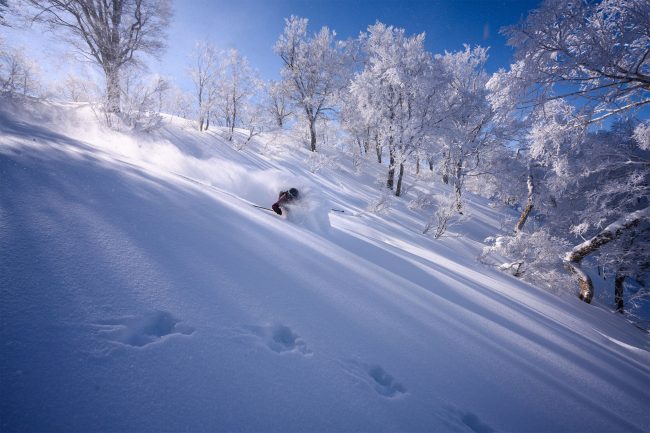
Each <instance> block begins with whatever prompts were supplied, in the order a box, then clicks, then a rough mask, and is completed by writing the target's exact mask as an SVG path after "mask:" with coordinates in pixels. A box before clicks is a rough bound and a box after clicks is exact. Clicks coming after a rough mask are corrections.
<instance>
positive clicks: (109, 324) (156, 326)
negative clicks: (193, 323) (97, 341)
mask: <svg viewBox="0 0 650 433" xmlns="http://www.w3.org/2000/svg"><path fill="white" fill-rule="evenodd" d="M97 326H99V327H100V330H99V333H100V334H101V335H102V336H103V337H104V338H106V339H107V340H110V341H113V342H116V343H120V344H125V345H128V346H134V347H143V346H146V345H148V344H151V343H154V342H156V341H159V340H160V339H162V338H163V337H165V336H167V335H173V334H182V335H191V334H192V333H193V332H194V328H191V327H189V326H184V325H181V324H180V320H178V319H176V318H175V317H174V316H172V315H171V313H169V312H167V311H152V312H150V313H147V314H145V315H143V316H128V317H122V318H119V319H111V320H104V321H101V322H99V323H97Z"/></svg>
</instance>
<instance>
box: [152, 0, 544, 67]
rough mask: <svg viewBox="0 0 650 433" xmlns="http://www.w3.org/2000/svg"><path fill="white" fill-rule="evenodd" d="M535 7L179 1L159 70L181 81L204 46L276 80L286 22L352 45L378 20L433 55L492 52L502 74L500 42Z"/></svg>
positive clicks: (517, 2) (468, 1) (386, 0)
mask: <svg viewBox="0 0 650 433" xmlns="http://www.w3.org/2000/svg"><path fill="white" fill-rule="evenodd" d="M538 4H539V2H538V1H537V0H535V1H531V0H455V1H454V0H446V1H443V0H411V1H407V0H402V1H400V0H266V1H265V0H238V1H232V0H217V1H215V0H190V1H183V0H176V2H175V19H174V23H173V24H172V26H171V28H170V32H169V35H170V38H169V43H168V45H169V49H168V51H167V53H166V55H165V56H164V57H163V59H162V61H161V62H160V63H159V64H160V66H161V68H164V69H166V73H167V74H169V75H172V76H174V77H176V78H179V79H181V78H182V77H181V76H182V75H183V74H184V68H185V64H186V63H187V53H188V51H190V50H191V47H192V46H193V45H194V43H195V41H196V40H200V39H207V40H210V41H212V42H214V43H215V44H216V45H217V46H219V47H222V48H231V47H234V48H237V49H239V50H240V51H241V52H242V53H243V54H244V55H245V56H246V57H248V59H249V61H250V62H251V64H252V65H253V66H254V67H255V68H256V69H258V70H259V72H260V74H261V76H262V77H263V78H266V79H269V78H277V77H278V76H279V69H280V61H279V59H278V57H277V56H276V55H275V54H274V53H273V44H274V43H275V41H276V40H277V38H278V36H279V35H280V33H281V32H282V29H283V27H284V18H286V17H289V16H290V15H297V16H301V17H305V18H308V19H309V30H310V32H316V31H317V30H319V29H320V28H321V27H322V26H324V25H326V26H328V27H329V28H331V29H333V30H336V32H337V34H338V35H339V37H341V38H348V37H356V36H357V35H358V34H359V32H361V31H365V30H366V28H367V27H368V25H370V24H374V23H375V21H377V20H379V21H382V22H384V23H386V24H390V25H394V26H396V27H402V28H404V29H406V32H407V33H408V34H414V33H421V32H426V35H427V37H426V44H427V47H428V49H429V50H430V51H431V52H433V53H442V52H444V51H445V50H448V51H453V50H459V49H461V48H462V45H463V43H468V44H470V45H482V46H489V47H491V48H490V61H489V62H488V65H487V67H488V70H489V71H495V70H497V69H498V68H499V67H502V66H503V67H506V66H507V65H508V64H509V63H510V60H511V55H512V50H511V49H510V48H509V47H507V46H506V38H505V37H503V36H502V35H500V34H499V29H500V28H501V27H502V26H505V25H510V24H516V23H517V22H518V21H519V20H520V19H522V18H525V16H526V15H527V12H528V11H529V10H531V9H534V8H535V7H536V6H537V5H538Z"/></svg>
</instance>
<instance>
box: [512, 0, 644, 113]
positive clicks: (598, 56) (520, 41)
mask: <svg viewBox="0 0 650 433" xmlns="http://www.w3.org/2000/svg"><path fill="white" fill-rule="evenodd" d="M648 29H650V7H649V6H648V1H647V0H601V1H596V2H587V1H577V0H574V1H566V0H545V1H544V2H543V3H542V5H541V6H540V7H539V8H538V9H536V10H534V11H532V12H531V13H530V14H529V16H528V18H527V19H526V20H524V21H523V22H521V23H520V24H518V25H516V26H511V27H509V28H507V29H505V33H506V34H507V35H508V36H509V37H510V39H509V43H510V44H511V45H512V46H514V47H515V48H516V49H517V52H516V58H517V60H518V61H519V63H518V70H517V73H516V81H520V82H521V81H523V82H524V83H531V82H533V83H535V85H534V86H520V87H521V89H526V90H527V93H526V96H525V97H524V98H523V101H522V102H524V103H535V102H536V101H538V98H542V101H543V100H546V99H548V98H551V97H552V98H562V99H568V100H579V103H580V106H581V108H580V110H579V111H578V113H577V116H576V120H578V121H580V122H581V123H585V122H587V123H588V122H595V121H599V120H603V119H605V118H607V117H609V116H612V115H614V114H617V113H622V112H625V111H628V110H631V109H634V108H638V107H641V106H643V105H647V104H649V103H650V31H649V30H648ZM558 84H560V85H562V86H561V87H559V86H557V85H558Z"/></svg>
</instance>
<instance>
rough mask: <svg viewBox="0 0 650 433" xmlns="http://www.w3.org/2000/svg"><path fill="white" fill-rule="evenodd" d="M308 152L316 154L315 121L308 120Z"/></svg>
mask: <svg viewBox="0 0 650 433" xmlns="http://www.w3.org/2000/svg"><path fill="white" fill-rule="evenodd" d="M309 139H310V141H309V146H310V147H309V150H311V151H312V152H316V119H313V120H312V119H310V120H309Z"/></svg>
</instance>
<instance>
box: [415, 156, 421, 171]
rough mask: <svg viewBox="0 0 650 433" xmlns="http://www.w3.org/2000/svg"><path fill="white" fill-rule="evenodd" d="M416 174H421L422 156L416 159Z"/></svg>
mask: <svg viewBox="0 0 650 433" xmlns="http://www.w3.org/2000/svg"><path fill="white" fill-rule="evenodd" d="M415 174H420V157H419V156H418V157H417V158H416V159H415Z"/></svg>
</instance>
